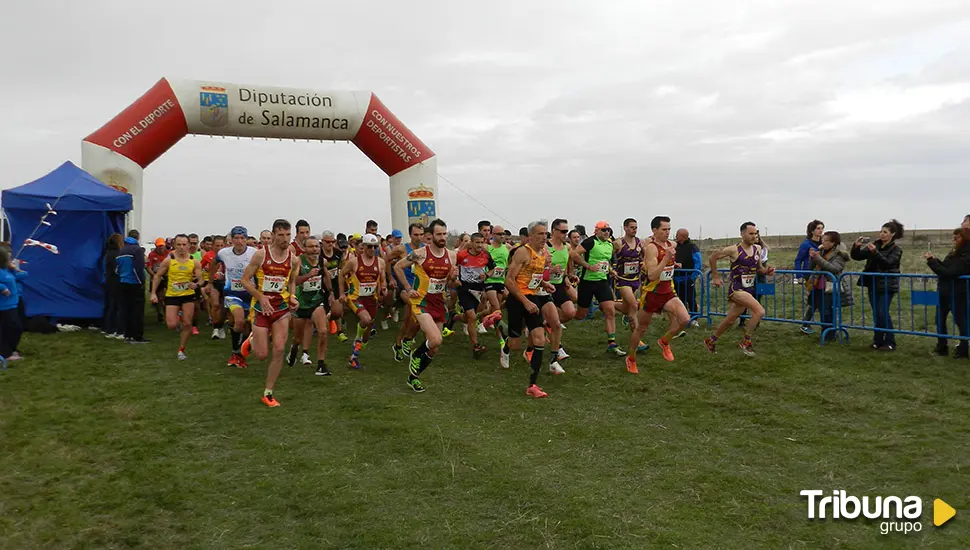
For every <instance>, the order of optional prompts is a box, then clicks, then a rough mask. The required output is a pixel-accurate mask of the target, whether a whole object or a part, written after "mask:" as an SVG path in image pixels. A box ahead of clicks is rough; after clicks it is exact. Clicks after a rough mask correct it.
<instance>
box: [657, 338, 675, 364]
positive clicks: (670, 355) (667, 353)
mask: <svg viewBox="0 0 970 550" xmlns="http://www.w3.org/2000/svg"><path fill="white" fill-rule="evenodd" d="M657 345H658V346H660V353H662V354H663V356H664V359H666V360H667V361H673V360H674V352H673V350H671V349H670V344H664V342H663V338H661V339H659V340H657Z"/></svg>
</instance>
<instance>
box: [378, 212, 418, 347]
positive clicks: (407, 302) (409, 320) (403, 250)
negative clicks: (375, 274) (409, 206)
mask: <svg viewBox="0 0 970 550" xmlns="http://www.w3.org/2000/svg"><path fill="white" fill-rule="evenodd" d="M408 234H409V235H410V237H411V242H409V243H404V244H403V245H401V246H398V247H396V248H394V249H393V250H391V253H390V254H388V257H387V262H388V263H389V264H391V269H392V275H393V276H394V280H395V281H397V288H398V296H399V297H400V299H401V302H403V303H404V306H405V308H404V322H403V323H401V328H400V330H398V331H397V341H396V342H395V343H394V346H393V347H392V348H391V349H392V350H393V351H394V360H395V361H397V362H399V363H400V362H401V361H404V359H405V358H406V357H410V356H411V346H412V345H413V344H414V339H413V336H414V335H415V334H417V328H418V325H417V320H416V319H415V318H414V315H412V313H411V296H410V294H409V293H408V291H407V290H406V289H407V288H409V287H410V288H414V270H413V269H412V268H411V267H408V268H407V269H404V270H403V273H404V279H400V278H399V277H398V275H397V270H395V269H394V266H396V265H397V262H399V261H401V260H403V259H404V258H407V257H408V256H410V255H411V253H412V252H414V251H415V250H417V249H419V248H421V247H422V246H424V226H422V225H421V224H419V223H412V224H411V225H409V226H408Z"/></svg>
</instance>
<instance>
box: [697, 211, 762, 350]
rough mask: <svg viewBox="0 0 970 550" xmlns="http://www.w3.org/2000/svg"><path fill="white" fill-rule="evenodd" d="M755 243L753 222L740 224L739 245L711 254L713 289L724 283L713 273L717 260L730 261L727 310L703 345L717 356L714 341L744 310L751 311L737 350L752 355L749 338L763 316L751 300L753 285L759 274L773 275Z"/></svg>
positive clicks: (756, 228)
mask: <svg viewBox="0 0 970 550" xmlns="http://www.w3.org/2000/svg"><path fill="white" fill-rule="evenodd" d="M757 240H758V227H757V226H755V224H754V222H744V223H743V224H741V242H740V243H738V244H736V245H731V246H727V247H724V248H722V249H720V250H715V251H714V252H712V253H711V260H710V264H711V284H713V285H714V286H716V287H717V288H721V286H722V285H723V284H724V281H722V280H721V274H720V273H718V272H717V261H718V260H720V259H722V258H730V259H731V284H730V286H729V287H728V302H729V303H730V304H731V308H730V309H728V312H727V315H726V316H725V317H724V319H723V320H722V321H721V323H720V324H719V325H717V329H715V330H714V334H712V335H711V336H710V337H709V338H707V339H705V340H704V344H705V345H706V346H707V349H708V351H710V352H711V353H717V348H716V345H717V339H718V338H720V337H721V335H722V334H724V331H726V330H727V329H728V327H730V326H731V325H732V324H733V323H734V322H735V321H737V320H738V317H739V316H740V315H741V312H743V311H744V310H745V309H747V310H749V311H750V312H751V319H750V320H749V322H748V323H746V324H745V326H744V333H745V334H744V338H743V339H742V340H741V343H740V344H738V347H739V348H741V351H742V352H743V353H744V354H745V355H747V356H748V357H752V356H754V346H753V345H752V344H751V335H753V334H754V331H755V329H756V328H758V322H760V321H761V318H762V317H764V315H765V308H764V306H762V305H761V303H760V302H758V300H757V298H755V285H756V284H757V278H758V275H759V274H761V275H768V276H770V275H774V273H775V268H774V267H772V266H769V265H764V264H762V263H761V247H759V246H758V245H757V244H755V243H756V241H757Z"/></svg>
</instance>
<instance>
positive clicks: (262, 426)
mask: <svg viewBox="0 0 970 550" xmlns="http://www.w3.org/2000/svg"><path fill="white" fill-rule="evenodd" d="M660 324H661V323H658V326H657V327H655V328H654V329H652V331H651V338H652V339H651V340H649V341H650V342H653V341H654V340H655V339H656V338H657V336H659V325H660ZM795 328H796V327H794V326H790V325H789V326H781V325H774V326H764V327H762V328H761V329H760V330H759V332H758V334H757V336H756V340H755V345H756V349H757V351H758V356H757V357H755V358H746V357H744V356H743V355H741V354H740V352H738V350H737V349H736V348H735V347H734V344H735V339H736V338H738V337H739V333H738V332H736V331H735V330H732V331H730V332H729V333H728V334H727V335H726V336H725V337H724V338H723V339H722V340H721V342H722V344H721V348H722V349H721V350H720V353H719V354H718V355H717V356H710V355H709V354H708V352H707V351H706V350H705V349H704V347H703V345H702V337H703V336H704V334H705V333H706V330H698V329H694V330H692V332H691V334H689V336H688V337H686V338H684V339H681V340H677V341H675V343H674V351H675V353H677V361H676V362H674V363H672V364H667V363H664V362H662V360H659V355H658V354H657V352H656V350H653V349H651V350H650V352H648V353H647V354H646V355H643V356H641V359H640V369H641V373H642V374H641V375H640V376H639V377H634V376H631V375H629V374H627V373H626V372H625V370H624V369H623V362H622V360H620V359H617V358H612V359H611V358H608V357H606V356H605V354H604V353H603V350H604V346H603V341H602V340H603V336H602V332H601V330H602V322H601V321H599V320H596V321H594V322H592V323H591V322H582V323H572V324H571V325H570V326H569V329H568V330H567V331H566V340H565V344H566V346H567V349H568V350H569V352H570V353H571V354H572V356H573V357H572V358H571V359H570V360H568V361H567V362H566V364H565V367H566V370H567V374H565V375H563V376H561V377H557V378H552V377H551V376H550V375H548V374H546V373H545V372H544V373H543V376H542V377H541V379H540V385H542V386H543V387H544V388H545V389H546V390H547V391H548V392H549V398H548V399H544V400H534V399H527V398H526V397H525V396H524V390H525V385H526V381H527V367H526V366H525V364H524V361H523V360H522V358H521V356H513V367H512V368H511V369H510V370H508V371H502V370H500V369H498V368H497V360H496V356H495V351H494V349H495V342H494V336H489V337H488V339H487V340H485V343H486V344H487V345H488V346H489V348H490V350H489V355H488V356H487V357H486V358H484V359H482V360H480V361H477V362H476V361H473V360H471V359H470V352H469V350H468V344H467V340H466V337H465V336H463V335H461V333H460V331H459V333H457V334H456V335H455V336H453V337H451V338H450V339H448V340H446V343H445V346H444V348H443V352H442V353H441V354H440V355H439V357H438V358H436V360H435V362H434V363H433V364H432V366H431V367H430V368H429V370H428V371H427V372H426V374H425V376H424V377H423V378H424V380H425V383H426V385H427V387H428V391H427V392H425V393H423V394H414V393H412V392H411V391H410V390H409V389H408V387H407V386H406V385H405V382H404V380H405V372H406V370H405V367H404V365H403V364H398V363H395V362H393V360H392V359H391V356H390V352H389V349H388V348H389V346H390V335H389V334H381V335H379V336H378V337H377V338H376V339H374V341H372V343H371V346H370V347H368V349H366V350H365V351H364V354H363V359H364V362H365V365H367V367H368V368H367V369H366V370H363V371H349V370H347V369H345V368H344V367H343V364H342V360H345V359H346V355H347V353H348V345H347V344H336V343H334V344H333V346H332V347H333V349H332V350H331V355H330V357H331V360H330V364H331V366H332V368H333V369H334V371H335V375H334V376H333V377H331V378H319V377H315V376H313V369H312V368H311V367H293V368H287V367H284V372H283V374H282V376H281V378H280V381H279V384H278V389H277V396H278V398H279V400H280V401H281V403H282V407H280V408H277V409H268V408H266V407H264V406H263V405H261V404H260V403H259V396H260V394H261V390H262V388H263V379H264V376H265V364H263V363H259V362H256V361H253V362H252V365H251V366H250V368H249V369H247V370H236V369H230V368H227V367H225V366H223V365H224V364H225V359H226V356H227V353H226V352H227V351H228V344H227V343H226V342H211V341H208V340H206V339H204V338H203V337H198V338H195V339H193V340H192V341H191V342H190V346H189V349H188V353H189V355H190V359H189V360H188V361H185V362H177V361H176V360H175V351H176V347H177V344H176V336H175V334H173V333H167V332H164V331H162V330H161V329H160V328H158V327H157V326H156V325H154V323H152V324H151V326H150V329H149V333H148V337H149V338H151V339H152V340H153V342H152V343H151V344H149V345H147V346H140V347H134V346H127V345H125V344H122V343H120V342H116V341H106V340H105V339H104V338H102V337H100V336H99V335H98V334H96V333H91V332H88V331H83V332H80V333H64V334H56V335H50V336H39V335H33V334H31V335H27V336H26V338H25V341H24V343H23V346H22V348H23V350H24V352H25V354H26V356H27V359H25V360H24V361H21V362H19V363H17V364H16V365H15V366H12V367H11V368H10V369H9V370H7V371H6V372H3V373H2V374H0V392H2V394H3V396H4V403H3V405H4V406H3V408H2V409H0V433H2V434H3V446H2V450H0V461H2V462H0V463H2V466H3V468H2V470H0V494H2V495H3V496H2V498H0V547H4V548H41V547H43V548H130V547H150V548H463V549H464V548H647V547H651V548H656V547H671V548H745V549H750V548H865V547H876V546H879V547H888V548H911V547H923V546H934V547H937V548H966V547H968V546H970V534H968V530H967V528H966V525H967V521H968V520H967V519H965V518H962V517H961V514H962V513H965V512H964V510H970V508H968V506H970V501H968V497H967V496H966V495H967V487H970V468H968V463H967V461H968V459H967V456H968V455H970V453H968V450H970V449H968V443H967V442H968V441H970V399H968V396H970V390H968V378H970V374H968V372H970V371H968V368H967V367H970V363H967V362H963V363H962V364H960V363H956V362H955V361H954V360H952V359H941V358H934V357H931V356H930V355H929V350H930V348H931V347H932V342H931V341H929V340H927V339H917V338H908V337H904V338H900V345H899V351H898V352H896V353H895V354H877V353H875V352H871V351H870V350H868V349H867V347H866V346H867V343H868V335H866V334H863V333H854V334H853V336H854V338H853V341H852V343H851V344H850V345H849V346H843V347H838V346H826V347H824V348H820V347H819V346H818V345H817V339H815V338H811V337H807V336H803V335H800V334H798V333H797V332H796V331H795ZM204 332H205V331H204ZM620 337H621V339H624V338H625V337H626V332H625V330H623V329H621V333H620ZM814 488H817V489H822V490H826V491H829V490H831V489H845V490H847V491H849V492H850V493H853V494H856V495H859V496H861V495H865V494H868V495H899V496H903V497H904V496H907V495H910V494H915V495H918V496H921V497H922V498H923V499H924V504H925V509H924V513H923V522H922V524H923V529H922V532H921V533H919V534H913V535H909V536H902V535H898V534H891V535H886V536H883V535H880V534H879V527H878V524H877V523H870V522H866V521H859V520H856V521H831V520H828V521H824V522H820V521H809V520H807V519H806V503H805V501H804V499H802V498H800V497H799V495H798V492H799V491H800V490H802V489H814ZM934 497H941V498H944V499H945V500H946V501H947V502H949V503H950V504H952V505H953V506H955V507H956V508H957V510H958V515H957V517H956V519H954V520H953V521H952V522H951V524H949V525H948V526H946V527H944V528H941V529H937V528H934V527H933V526H932V522H931V519H932V510H931V502H932V499H933V498H934Z"/></svg>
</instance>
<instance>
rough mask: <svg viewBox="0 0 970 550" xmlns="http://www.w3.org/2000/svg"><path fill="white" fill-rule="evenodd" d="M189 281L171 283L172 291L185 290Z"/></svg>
mask: <svg viewBox="0 0 970 550" xmlns="http://www.w3.org/2000/svg"><path fill="white" fill-rule="evenodd" d="M189 282H190V281H182V282H178V283H172V292H185V291H186V290H188V289H189Z"/></svg>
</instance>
